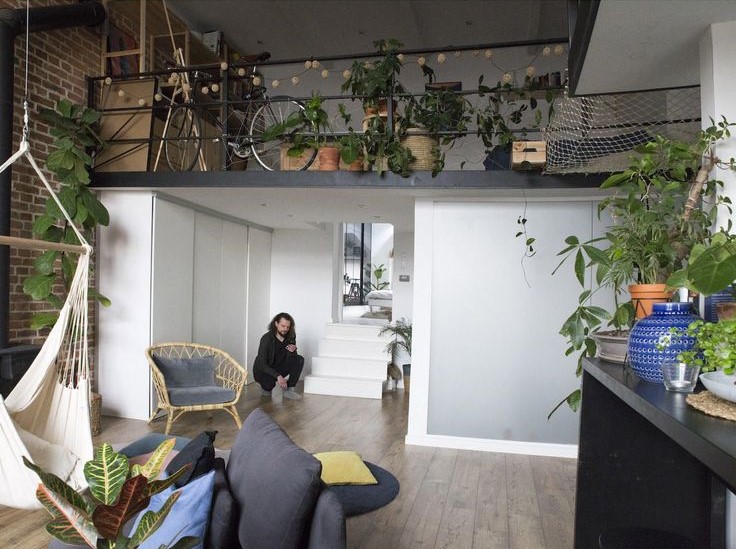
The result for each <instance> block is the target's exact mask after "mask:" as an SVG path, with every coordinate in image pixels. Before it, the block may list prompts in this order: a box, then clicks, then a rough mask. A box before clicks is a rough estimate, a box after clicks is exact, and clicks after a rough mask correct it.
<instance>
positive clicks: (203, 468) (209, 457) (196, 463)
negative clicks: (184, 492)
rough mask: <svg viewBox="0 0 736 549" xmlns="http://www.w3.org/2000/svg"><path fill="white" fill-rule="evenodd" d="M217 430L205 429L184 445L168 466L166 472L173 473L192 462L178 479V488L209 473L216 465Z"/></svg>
mask: <svg viewBox="0 0 736 549" xmlns="http://www.w3.org/2000/svg"><path fill="white" fill-rule="evenodd" d="M216 435H217V431H204V432H202V433H200V434H199V435H197V436H196V437H195V438H193V439H192V441H191V442H190V443H189V444H187V445H186V446H184V448H182V449H181V451H180V452H179V453H178V454H177V455H176V457H175V458H174V459H172V460H171V462H170V463H169V465H168V466H167V467H166V472H167V473H168V474H169V475H173V474H174V473H176V472H177V471H178V470H179V469H181V468H182V467H183V466H184V465H187V464H191V467H190V468H189V470H188V471H187V472H186V473H184V474H183V475H182V476H181V477H179V479H177V481H176V483H175V484H176V486H177V488H181V487H182V486H184V485H186V484H187V483H188V482H189V481H190V480H192V479H195V478H197V477H198V476H200V475H203V474H205V473H209V472H210V471H212V469H214V467H215V436H216Z"/></svg>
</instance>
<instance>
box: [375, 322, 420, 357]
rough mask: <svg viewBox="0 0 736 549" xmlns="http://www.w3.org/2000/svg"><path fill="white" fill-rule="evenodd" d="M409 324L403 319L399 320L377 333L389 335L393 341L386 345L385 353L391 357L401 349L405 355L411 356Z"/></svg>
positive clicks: (410, 329)
mask: <svg viewBox="0 0 736 549" xmlns="http://www.w3.org/2000/svg"><path fill="white" fill-rule="evenodd" d="M411 331H412V327H411V322H409V321H408V320H407V319H405V318H400V319H399V320H397V321H396V322H394V323H393V324H386V325H385V326H384V327H383V328H381V330H380V331H379V332H378V335H383V334H391V335H392V336H393V339H392V340H391V341H389V342H388V343H387V344H386V352H387V353H390V354H391V355H392V356H393V355H394V354H395V353H396V352H397V351H398V350H399V349H403V350H404V351H406V354H408V355H409V356H411Z"/></svg>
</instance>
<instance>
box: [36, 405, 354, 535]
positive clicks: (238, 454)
mask: <svg viewBox="0 0 736 549" xmlns="http://www.w3.org/2000/svg"><path fill="white" fill-rule="evenodd" d="M166 438H168V437H166V436H165V435H161V434H158V433H155V434H150V435H147V436H146V437H144V438H143V439H141V440H139V441H136V442H135V443H133V444H131V445H129V446H127V447H126V448H123V449H122V450H121V452H123V453H124V454H126V455H128V456H132V455H140V454H144V453H147V452H150V451H152V450H154V449H155V448H156V446H158V444H159V443H160V442H161V441H162V440H164V439H166ZM188 440H189V439H185V438H181V437H177V446H176V448H177V449H180V448H182V447H183V446H184V445H186V443H187V442H188ZM321 470H322V465H321V463H320V462H319V461H318V460H317V459H316V458H315V457H314V456H312V455H311V454H309V453H308V452H306V451H304V450H303V449H302V448H300V447H299V446H297V445H296V444H294V442H293V441H292V440H291V439H290V438H289V437H288V435H287V434H286V433H285V432H284V431H283V430H282V429H281V427H279V425H278V424H277V423H276V422H275V421H274V420H273V419H271V417H270V416H269V415H268V414H266V413H265V412H264V411H263V410H261V409H256V410H253V411H252V412H251V413H250V415H249V416H248V418H247V419H246V420H245V422H244V423H243V427H242V429H241V430H240V432H239V433H238V435H237V437H236V438H235V442H234V443H233V447H232V450H231V451H230V453H229V458H228V461H227V465H225V461H224V460H223V459H216V460H215V489H214V494H213V498H212V509H211V511H210V522H209V525H208V530H207V534H206V536H205V540H204V548H205V549H238V548H240V549H303V548H309V549H344V548H345V547H346V537H345V513H344V511H343V508H342V505H341V504H340V501H339V500H338V499H337V496H336V495H335V494H334V492H332V491H331V490H327V489H326V486H325V485H324V484H323V483H322V481H321V479H320V473H321ZM49 547H50V548H54V549H62V548H68V547H72V546H69V545H65V544H62V543H60V542H57V541H56V540H54V541H52V543H51V544H50V545H49Z"/></svg>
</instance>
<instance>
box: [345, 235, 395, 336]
mask: <svg viewBox="0 0 736 549" xmlns="http://www.w3.org/2000/svg"><path fill="white" fill-rule="evenodd" d="M342 233H343V234H342V236H343V238H342V241H343V246H342V266H343V269H342V285H343V287H342V314H341V318H342V322H343V323H345V324H386V323H388V322H390V321H391V311H392V304H393V299H392V298H393V295H392V291H391V276H392V271H393V249H394V228H393V225H391V224H390V223H343V224H342Z"/></svg>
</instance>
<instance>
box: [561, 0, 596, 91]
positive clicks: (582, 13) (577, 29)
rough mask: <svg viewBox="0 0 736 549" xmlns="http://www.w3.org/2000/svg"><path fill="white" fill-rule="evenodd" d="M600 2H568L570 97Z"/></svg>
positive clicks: (589, 0)
mask: <svg viewBox="0 0 736 549" xmlns="http://www.w3.org/2000/svg"><path fill="white" fill-rule="evenodd" d="M599 6H600V0H568V2H567V20H568V24H569V25H570V29H569V31H570V47H569V50H570V53H569V54H568V56H567V79H568V87H569V89H570V95H572V96H574V95H575V94H576V92H577V88H578V82H579V80H580V73H581V72H582V71H583V63H585V57H586V56H587V55H588V45H589V44H590V37H591V36H592V34H593V27H594V26H595V19H596V16H597V15H598V7H599Z"/></svg>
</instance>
